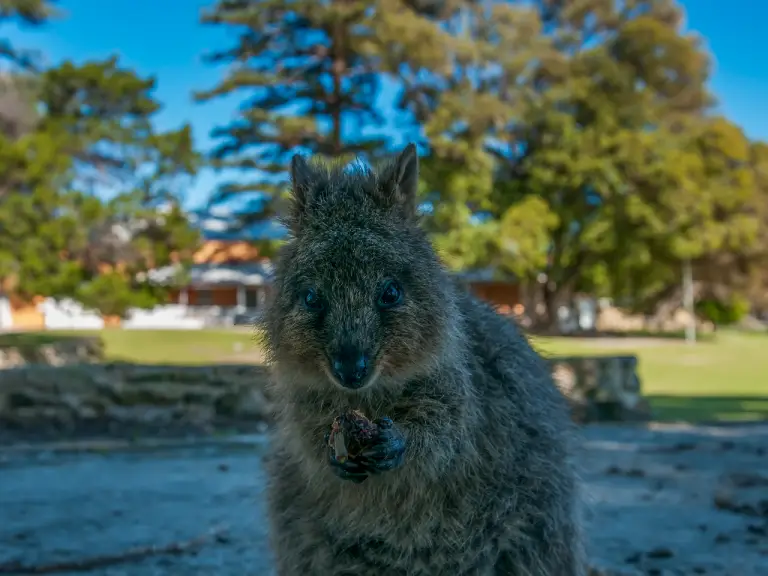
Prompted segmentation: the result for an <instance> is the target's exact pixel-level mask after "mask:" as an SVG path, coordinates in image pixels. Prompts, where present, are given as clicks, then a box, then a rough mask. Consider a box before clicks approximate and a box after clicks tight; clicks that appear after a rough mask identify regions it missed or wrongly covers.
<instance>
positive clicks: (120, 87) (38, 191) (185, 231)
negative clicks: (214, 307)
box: [0, 58, 199, 315]
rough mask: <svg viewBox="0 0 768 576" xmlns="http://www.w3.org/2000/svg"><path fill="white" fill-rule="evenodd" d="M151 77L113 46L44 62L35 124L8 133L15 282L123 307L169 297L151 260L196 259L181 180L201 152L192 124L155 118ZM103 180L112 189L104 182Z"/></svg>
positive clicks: (5, 158) (7, 257) (3, 265)
mask: <svg viewBox="0 0 768 576" xmlns="http://www.w3.org/2000/svg"><path fill="white" fill-rule="evenodd" d="M154 87H155V81H154V80H153V79H144V78H140V77H138V76H137V75H136V74H135V73H134V72H132V71H130V70H127V69H124V68H121V67H120V66H119V63H118V61H117V59H116V58H110V59H107V60H105V61H101V62H88V63H85V64H83V65H80V66H78V65H75V64H73V63H71V62H64V63H63V64H61V65H60V66H58V67H56V68H53V69H50V70H47V71H45V72H44V73H43V74H42V76H41V77H40V79H39V84H38V90H37V92H36V94H37V102H38V104H39V106H38V107H39V109H40V110H41V117H40V120H39V122H38V123H37V126H36V128H35V129H34V130H33V131H32V132H30V133H29V134H27V135H25V136H23V137H21V138H19V139H17V140H15V141H10V140H8V139H5V140H2V141H0V167H3V166H4V167H5V169H0V174H3V177H4V182H3V185H2V186H0V189H5V190H7V193H6V194H5V196H4V197H3V198H2V199H0V278H5V279H6V281H8V280H9V279H11V280H12V282H11V283H12V284H13V289H14V291H15V292H16V293H18V294H20V295H22V296H33V295H44V296H53V297H67V296H69V297H75V298H78V299H80V300H83V301H85V302H87V303H88V304H91V305H94V306H96V307H97V308H99V309H101V310H104V311H108V312H109V313H115V314H121V315H122V314H124V313H125V312H126V310H127V309H128V307H130V306H150V305H152V304H154V303H157V302H160V301H162V300H163V298H164V297H165V289H163V288H160V287H157V286H152V285H151V284H150V283H149V282H148V280H147V278H146V271H147V270H149V269H151V268H154V267H159V266H164V265H168V264H182V265H183V264H184V263H186V262H189V261H190V260H191V256H192V251H193V250H194V248H195V246H196V245H197V241H198V238H197V234H196V233H195V232H194V231H193V230H192V229H191V228H190V226H189V224H188V222H187V220H186V218H185V216H184V214H183V212H182V210H181V206H180V189H179V183H180V182H182V183H183V182H184V180H185V179H186V177H188V176H191V175H193V174H194V172H195V170H196V169H197V166H198V162H199V158H198V155H197V153H195V152H194V150H193V148H192V137H191V130H190V128H189V126H184V127H182V128H181V129H179V130H173V131H169V132H158V131H157V130H155V129H154V128H153V125H152V118H153V116H154V115H155V114H156V112H157V111H158V110H159V109H160V105H159V103H158V102H157V101H156V100H155V98H154V97H153V96H152V92H153V91H154ZM105 190H106V191H110V192H112V195H113V197H112V198H111V199H109V200H106V201H105V200H102V199H101V198H100V197H99V196H97V195H96V194H95V192H104V191H105ZM118 281H121V282H122V283H123V287H122V288H120V289H118V288H117V286H116V283H117V282H118Z"/></svg>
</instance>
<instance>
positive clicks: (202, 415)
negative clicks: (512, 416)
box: [0, 356, 648, 437]
mask: <svg viewBox="0 0 768 576" xmlns="http://www.w3.org/2000/svg"><path fill="white" fill-rule="evenodd" d="M550 362H551V363H552V366H553V372H554V376H555V381H556V382H557V384H558V386H559V387H560V389H561V390H562V391H563V393H564V394H565V395H566V396H567V397H568V398H569V399H570V401H571V404H572V407H573V415H574V418H575V419H576V420H577V421H578V422H581V423H585V422H593V421H610V420H614V421H616V420H618V421H626V420H638V419H646V418H648V410H647V405H646V404H645V403H644V402H643V400H642V398H641V396H640V382H639V379H638V377H637V373H636V368H637V359H636V358H635V357H634V356H609V357H595V358H586V357H563V358H551V359H550ZM268 378H269V373H268V369H267V368H266V367H264V366H252V365H216V366H157V365H136V364H127V363H114V364H78V365H67V366H61V367H54V366H46V365H27V366H24V367H20V368H12V369H8V370H3V371H2V372H0V431H5V432H6V433H13V434H16V435H18V434H21V435H29V436H36V435H41V436H46V437H50V436H51V435H54V436H55V435H69V434H83V433H85V434H93V435H99V434H108V435H132V434H133V435H139V434H147V433H151V434H153V435H163V434H171V435H178V434H180V433H200V432H212V431H214V430H222V429H224V430H227V429H229V430H236V431H252V430H258V429H264V428H265V427H266V426H267V424H268V422H269V420H270V416H271V405H270V402H269V399H268V398H267V396H266V395H265V389H266V387H265V384H266V382H267V379H268Z"/></svg>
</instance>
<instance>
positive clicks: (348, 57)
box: [0, 0, 768, 325]
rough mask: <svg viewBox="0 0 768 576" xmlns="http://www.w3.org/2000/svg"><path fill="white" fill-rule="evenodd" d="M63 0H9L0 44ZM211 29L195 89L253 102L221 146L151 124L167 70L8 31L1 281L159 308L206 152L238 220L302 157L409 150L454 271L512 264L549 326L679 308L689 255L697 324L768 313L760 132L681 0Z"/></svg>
mask: <svg viewBox="0 0 768 576" xmlns="http://www.w3.org/2000/svg"><path fill="white" fill-rule="evenodd" d="M52 6H53V5H52V4H50V3H46V2H43V1H34V0H15V1H14V0H0V38H1V37H2V23H3V22H4V21H9V20H12V19H13V20H15V21H22V22H25V23H27V24H29V25H45V21H46V19H47V18H49V17H50V16H51V15H52V14H53V8H52ZM159 9H160V8H159ZM201 25H205V26H213V27H219V28H221V29H226V30H228V31H231V32H232V34H231V38H232V40H231V43H230V44H229V45H222V46H216V47H212V48H211V50H209V51H207V53H206V54H205V59H206V62H208V64H209V65H210V66H213V67H217V68H219V69H220V70H221V79H220V81H219V83H218V84H216V85H214V86H200V87H199V91H198V92H197V93H196V94H195V98H196V99H197V100H198V101H199V102H200V103H201V106H203V109H204V104H205V103H206V102H209V101H211V100H212V99H215V98H219V97H225V96H226V97H229V98H232V97H234V98H235V99H236V100H237V101H239V105H236V108H235V109H234V110H233V113H234V114H233V116H232V117H231V119H230V120H229V121H224V122H222V123H221V124H220V125H219V126H218V127H217V128H216V129H215V131H214V133H213V137H214V139H215V141H216V145H215V146H214V147H213V149H212V150H210V151H205V153H203V152H202V151H198V150H195V147H194V145H193V138H192V134H191V129H190V128H189V126H184V127H182V128H180V129H179V130H175V131H170V132H158V131H157V130H156V128H155V127H154V122H153V117H154V116H155V115H156V113H157V111H158V110H159V108H160V106H161V104H160V103H159V102H158V101H157V100H156V99H155V97H154V96H153V92H154V89H155V80H154V79H152V78H142V77H140V76H139V75H137V74H136V73H134V72H133V71H131V70H130V69H127V68H125V67H123V66H121V64H120V61H119V59H118V58H117V57H111V58H105V59H104V60H101V61H93V62H87V63H84V64H75V63H72V62H64V63H62V64H59V65H57V66H56V67H49V68H45V67H40V66H39V63H36V59H35V58H34V57H33V56H32V55H30V53H28V52H25V51H23V50H20V49H18V48H15V47H13V46H11V45H10V44H8V43H0V58H2V59H3V60H4V61H5V62H6V63H7V64H8V66H6V67H5V68H3V70H7V71H6V72H3V74H2V76H1V77H0V80H1V82H0V84H2V87H3V90H2V92H1V93H0V278H2V279H4V280H3V281H4V282H6V283H8V282H12V283H14V284H15V285H16V286H17V289H18V290H20V291H22V292H23V293H28V294H32V293H35V294H50V295H57V296H61V295H73V296H77V297H78V298H80V299H82V300H84V301H88V302H89V303H92V304H93V305H96V306H97V307H101V308H107V309H109V310H110V311H111V312H110V313H116V314H120V313H121V310H122V311H124V310H125V309H126V308H127V307H128V306H130V305H144V306H149V305H151V304H152V303H154V302H158V301H161V300H162V298H163V293H162V292H158V289H157V288H152V287H150V285H149V284H147V283H146V282H145V281H144V280H141V281H140V280H139V279H140V278H144V277H145V275H142V272H144V271H146V270H148V269H150V268H152V267H156V266H159V265H164V264H167V263H172V262H182V263H183V262H188V260H189V258H190V255H191V253H192V250H193V249H194V247H195V246H196V243H197V241H198V239H197V236H196V233H195V232H194V231H193V230H192V229H191V228H190V227H189V225H188V223H187V221H186V218H185V216H184V211H183V209H182V206H183V190H184V188H185V186H186V184H187V183H188V182H189V179H190V178H191V177H193V176H194V175H195V173H196V171H197V170H198V168H199V167H200V166H201V163H202V162H206V163H208V164H209V165H211V166H213V167H215V168H218V169H221V170H222V174H226V175H227V176H228V177H229V176H231V178H228V179H226V180H223V183H222V184H221V185H220V186H219V187H218V188H217V189H216V190H214V191H212V193H211V198H210V204H211V205H215V204H219V203H222V202H229V201H232V200H233V198H239V199H242V205H243V206H245V208H244V209H243V210H241V211H240V213H239V214H240V219H239V220H238V221H237V222H235V225H236V226H244V225H248V224H251V223H253V222H258V221H269V220H272V219H274V218H275V216H277V215H279V214H280V211H281V199H282V195H283V194H284V192H285V185H286V182H287V175H286V168H287V165H288V161H289V159H290V156H291V155H292V154H293V153H295V152H303V153H307V154H319V155H323V156H329V157H330V156H334V157H336V156H340V157H342V158H345V159H351V158H352V157H354V156H362V157H364V158H366V159H367V160H369V161H377V160H379V159H380V158H382V157H385V156H387V155H388V154H390V153H392V152H394V151H395V150H396V149H397V148H398V147H400V146H402V145H403V144H404V143H405V142H406V141H415V142H417V143H418V145H419V148H420V151H421V154H422V166H423V169H422V182H421V190H422V204H421V208H422V210H423V217H424V225H425V226H426V227H427V229H428V230H429V231H430V233H431V234H432V237H433V239H434V243H435V246H436V247H437V248H438V250H439V251H440V253H441V254H442V256H443V257H444V259H445V261H446V263H447V264H448V265H449V266H450V267H452V268H454V269H457V270H458V269H464V270H466V269H485V268H491V269H494V270H496V271H498V272H499V273H501V272H508V273H512V274H514V275H516V276H517V277H518V278H520V279H521V281H522V282H523V283H524V284H525V286H526V287H527V293H528V295H529V297H530V299H531V302H532V303H538V304H540V306H539V307H538V308H537V309H538V310H540V311H541V314H540V316H539V317H538V318H537V320H538V321H540V322H541V323H542V324H544V325H546V324H551V323H553V322H554V319H555V311H556V309H557V307H558V306H559V305H560V304H563V303H568V302H569V301H570V300H571V299H572V298H573V296H574V295H576V294H580V293H589V294H591V295H593V296H598V297H600V296H607V297H611V298H613V299H614V300H615V301H616V302H617V303H619V304H621V305H623V306H626V307H629V308H632V309H634V310H638V311H643V312H646V313H650V312H652V311H653V310H655V309H656V308H657V307H658V306H659V305H660V303H663V302H665V301H669V300H670V299H671V300H677V301H679V300H680V299H681V297H682V293H681V275H682V270H683V267H684V265H685V264H686V263H689V264H690V266H691V268H692V270H693V276H694V278H695V279H696V294H697V299H698V300H699V303H700V305H699V307H698V309H699V312H700V313H701V314H704V315H706V316H717V317H718V318H725V317H728V318H729V319H732V318H735V317H738V316H739V315H741V314H743V311H744V310H745V309H747V308H749V307H750V306H751V307H753V308H760V307H763V308H765V307H768V301H767V300H768V296H767V295H768V276H766V272H765V271H766V270H768V267H766V264H768V145H766V144H764V143H760V142H752V141H750V140H749V139H748V138H747V137H746V136H745V134H744V132H743V131H742V129H741V128H740V127H738V126H735V125H734V124H733V123H732V122H730V121H729V119H728V118H725V117H722V116H720V115H718V113H717V111H716V108H715V105H716V102H715V99H714V97H713V95H712V94H710V93H709V91H708V88H707V85H708V79H709V73H710V57H709V55H708V54H707V52H706V50H705V48H704V46H703V44H702V41H701V39H700V38H699V37H697V36H696V35H694V34H691V33H688V32H685V31H684V28H683V13H682V11H681V9H680V7H679V6H678V4H677V3H676V2H674V1H673V0H623V1H621V2H618V1H615V0H536V1H526V2H523V1H515V0H506V1H501V0H474V1H472V0H442V1H441V0H335V1H329V2H316V1H314V0H298V1H297V0H291V1H288V0H219V1H217V2H212V3H211V5H210V6H209V8H208V9H207V10H206V11H205V12H204V14H203V15H202V16H201ZM104 190H109V191H110V193H109V195H108V196H107V195H105V194H104V193H103V191H104ZM22 256H23V257H22ZM534 308H535V307H534Z"/></svg>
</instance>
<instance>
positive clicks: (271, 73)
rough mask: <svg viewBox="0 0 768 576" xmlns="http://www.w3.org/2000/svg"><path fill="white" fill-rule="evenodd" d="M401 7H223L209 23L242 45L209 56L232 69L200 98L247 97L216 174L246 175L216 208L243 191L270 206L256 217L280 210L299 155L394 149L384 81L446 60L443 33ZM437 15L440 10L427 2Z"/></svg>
mask: <svg viewBox="0 0 768 576" xmlns="http://www.w3.org/2000/svg"><path fill="white" fill-rule="evenodd" d="M413 4H414V3H413V2H410V3H406V2H403V1H401V0H373V1H369V0H335V1H331V2H316V1H313V0H300V1H289V0H220V1H219V2H218V3H217V4H216V5H215V6H214V7H213V8H212V9H211V10H210V11H208V12H207V13H206V14H205V15H204V17H203V22H205V23H207V24H211V25H216V26H225V27H228V28H230V29H232V30H236V31H238V33H239V37H238V41H237V42H236V44H235V45H234V46H232V47H230V48H228V49H225V50H221V51H218V52H215V53H213V54H210V55H208V56H207V61H208V62H210V63H211V64H228V65H230V71H229V72H228V73H227V75H226V77H225V78H224V79H223V80H222V82H221V83H220V84H219V85H218V86H216V87H215V88H213V89H211V90H208V91H206V92H202V93H199V94H198V95H197V98H198V100H200V101H203V102H204V101H207V100H210V99H212V98H215V97H219V96H225V95H232V94H235V93H240V94H243V101H242V105H241V106H240V110H239V111H238V114H237V118H236V119H235V120H234V121H233V122H232V123H230V124H229V125H226V126H221V127H219V128H217V129H216V130H215V132H214V136H215V137H216V138H217V139H218V141H219V144H218V145H217V146H216V148H215V149H214V150H213V152H212V158H213V161H214V163H215V164H216V165H217V166H219V167H225V168H231V169H236V170H241V171H244V172H246V173H247V176H245V177H244V178H243V179H241V180H239V181H237V182H232V183H228V184H225V185H223V186H222V187H221V188H220V189H219V190H218V192H217V193H216V194H215V195H214V196H213V198H212V202H214V203H215V202H219V201H222V200H225V199H228V198H230V197H232V195H234V194H237V193H243V192H246V193H253V192H257V193H260V194H261V195H262V197H263V198H264V199H265V202H264V204H263V205H262V206H261V210H259V211H257V213H254V214H250V215H249V216H250V217H251V218H257V219H258V218H267V217H271V216H273V215H274V214H275V211H276V210H277V209H278V208H277V204H276V202H275V200H277V199H278V198H279V196H280V191H281V190H282V189H283V188H284V184H285V177H286V169H287V165H288V161H289V158H290V156H291V155H292V154H294V153H295V152H304V153H311V154H315V155H320V156H328V157H340V158H344V159H350V158H351V157H353V156H363V157H368V158H373V157H376V156H377V155H379V154H380V153H382V152H383V151H385V150H386V149H387V145H388V138H387V137H386V136H385V135H384V133H383V131H382V127H383V126H384V124H385V122H386V118H384V117H383V116H382V112H381V110H380V107H379V102H378V101H377V98H378V94H379V91H380V90H381V87H382V81H383V79H384V75H386V74H393V73H397V72H398V70H399V69H400V68H401V67H402V66H403V63H404V62H406V61H407V62H409V63H410V65H411V69H413V70H419V69H421V68H423V67H424V66H431V67H435V66H440V65H442V66H445V64H446V63H447V59H446V54H445V49H444V45H443V38H445V37H447V35H446V34H445V33H444V32H442V31H441V30H440V28H439V26H438V25H437V24H436V23H434V22H432V21H431V20H429V19H428V18H426V17H422V16H421V15H420V14H419V13H418V12H416V11H415V10H414V8H413ZM428 4H430V6H427V8H429V9H430V10H434V6H432V4H434V3H428Z"/></svg>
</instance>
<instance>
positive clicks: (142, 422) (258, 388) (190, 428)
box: [0, 363, 271, 437]
mask: <svg viewBox="0 0 768 576" xmlns="http://www.w3.org/2000/svg"><path fill="white" fill-rule="evenodd" d="M267 377H268V376H267V369H266V368H265V367H262V366H248V365H235V366H230V365H221V366H201V367H194V366H155V365H151V366H150V365H136V364H123V363H115V364H91V365H72V366H63V367H59V368H55V367H51V366H27V367H24V368H15V369H10V370H5V371H3V372H2V373H0V431H4V432H6V433H9V432H10V433H14V434H16V435H19V434H20V435H22V436H46V437H49V436H51V435H68V434H73V433H79V434H83V433H85V434H94V435H98V434H110V435H132V434H137V435H138V434H146V433H151V434H154V435H163V434H173V435H177V434H179V433H187V432H190V433H192V432H211V431H214V430H220V429H227V428H231V429H234V430H238V431H250V430H253V429H254V428H256V429H258V428H260V427H261V428H263V427H264V426H265V425H266V422H267V421H268V420H269V414H270V410H271V408H270V404H269V402H268V400H267V399H266V397H265V396H264V392H263V390H264V388H265V386H264V384H265V382H266V379H267Z"/></svg>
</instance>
